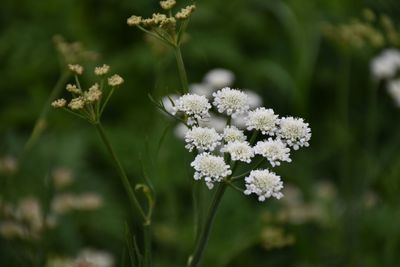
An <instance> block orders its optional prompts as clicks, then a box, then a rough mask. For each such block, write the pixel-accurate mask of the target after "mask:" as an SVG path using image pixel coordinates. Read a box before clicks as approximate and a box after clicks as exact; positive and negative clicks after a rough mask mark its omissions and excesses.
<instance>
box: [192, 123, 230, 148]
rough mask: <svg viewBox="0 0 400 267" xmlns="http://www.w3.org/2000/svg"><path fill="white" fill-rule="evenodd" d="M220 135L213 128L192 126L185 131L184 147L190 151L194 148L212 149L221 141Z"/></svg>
mask: <svg viewBox="0 0 400 267" xmlns="http://www.w3.org/2000/svg"><path fill="white" fill-rule="evenodd" d="M221 139H222V137H221V135H219V134H218V133H217V131H215V129H213V128H203V127H193V128H192V129H190V130H189V131H187V132H186V135H185V141H186V143H187V145H186V146H185V148H187V149H189V151H192V150H193V149H194V148H196V149H198V150H200V151H204V150H206V151H213V150H214V149H215V148H216V147H217V146H218V145H219V144H220V143H221Z"/></svg>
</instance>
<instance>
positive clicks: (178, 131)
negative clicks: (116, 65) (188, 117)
mask: <svg viewBox="0 0 400 267" xmlns="http://www.w3.org/2000/svg"><path fill="white" fill-rule="evenodd" d="M188 131H189V129H188V127H187V126H186V125H185V124H183V123H179V124H178V125H176V127H175V129H174V134H175V136H176V137H178V138H179V139H185V136H186V133H187V132H188Z"/></svg>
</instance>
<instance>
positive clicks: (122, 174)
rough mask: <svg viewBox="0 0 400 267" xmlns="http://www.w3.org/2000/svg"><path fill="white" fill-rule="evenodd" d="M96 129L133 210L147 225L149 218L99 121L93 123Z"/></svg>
mask: <svg viewBox="0 0 400 267" xmlns="http://www.w3.org/2000/svg"><path fill="white" fill-rule="evenodd" d="M95 126H96V129H97V131H98V133H99V135H100V137H101V140H102V141H103V143H104V145H105V146H106V148H107V150H108V152H109V154H110V156H111V158H112V160H113V162H114V164H115V167H116V168H117V171H118V173H119V176H120V178H121V182H122V184H123V186H124V188H125V190H126V193H127V194H128V197H129V200H130V201H131V204H132V206H133V207H134V208H135V210H137V211H138V213H139V215H140V219H141V220H142V223H143V225H148V224H150V220H149V218H147V216H146V215H145V213H144V212H143V209H142V207H141V205H140V203H139V200H138V198H137V197H136V195H135V192H134V191H133V189H132V186H131V184H130V182H129V179H128V176H127V175H126V173H125V170H124V168H123V167H122V164H121V162H120V161H119V159H118V157H117V155H116V154H115V151H114V149H113V147H112V146H111V143H110V141H109V140H108V137H107V135H106V133H105V132H104V129H103V127H102V126H101V124H100V123H97V124H95Z"/></svg>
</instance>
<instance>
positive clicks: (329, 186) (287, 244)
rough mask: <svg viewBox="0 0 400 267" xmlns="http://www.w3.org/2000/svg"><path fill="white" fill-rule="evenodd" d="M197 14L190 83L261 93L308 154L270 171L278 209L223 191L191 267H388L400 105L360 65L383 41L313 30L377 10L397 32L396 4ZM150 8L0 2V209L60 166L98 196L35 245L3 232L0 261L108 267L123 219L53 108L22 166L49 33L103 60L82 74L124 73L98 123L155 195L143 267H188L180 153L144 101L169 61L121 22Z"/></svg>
mask: <svg viewBox="0 0 400 267" xmlns="http://www.w3.org/2000/svg"><path fill="white" fill-rule="evenodd" d="M178 4H179V5H185V4H189V3H188V2H184V1H178ZM196 5H197V10H196V12H195V13H194V15H193V17H192V20H191V22H190V26H189V29H188V38H187V42H186V43H185V44H184V45H183V48H182V53H183V57H184V61H185V64H186V67H187V72H188V77H189V81H190V82H191V83H195V82H201V80H202V79H203V76H204V74H205V73H206V72H207V71H209V70H210V69H213V68H225V69H229V70H231V71H233V72H234V73H235V75H236V81H235V87H238V88H246V89H251V90H253V91H254V92H256V93H258V94H259V95H261V96H262V97H263V100H264V105H265V106H267V107H270V108H273V109H274V110H275V111H276V112H277V113H279V114H281V115H294V116H301V117H304V118H305V120H306V121H307V122H309V123H310V126H311V129H312V133H313V137H312V140H311V146H310V148H307V149H303V150H302V151H299V152H297V153H294V155H293V163H292V164H286V165H283V166H281V167H278V168H277V169H278V172H279V173H280V174H281V176H282V179H283V180H284V183H286V185H287V192H286V198H284V199H283V200H282V201H276V200H270V201H267V202H265V203H259V202H258V201H257V200H256V199H255V198H249V197H244V196H242V195H240V194H239V193H238V192H234V191H232V190H229V192H228V193H227V195H226V196H225V198H224V200H223V202H222V205H221V208H220V210H219V213H218V216H217V219H216V223H215V227H214V229H213V233H212V237H211V240H210V243H209V246H208V248H207V252H206V258H205V261H204V265H203V266H296V267H306V266H399V264H400V256H399V251H400V227H399V223H400V194H399V192H400V154H399V151H400V150H399V149H400V123H399V115H400V110H399V108H397V107H396V106H395V105H394V103H393V100H392V99H391V98H390V96H388V94H387V93H386V91H385V90H384V84H381V83H380V84H377V83H376V82H374V81H373V79H372V78H371V75H370V70H369V62H370V60H371V59H372V58H373V57H374V56H375V55H376V54H377V53H379V52H380V51H381V50H382V49H383V48H384V47H387V46H388V45H386V44H384V45H383V46H382V47H372V46H369V45H367V44H365V45H363V46H360V47H353V46H352V45H351V44H350V45H349V44H348V43H346V42H345V41H342V42H337V41H335V40H333V39H332V38H327V37H326V35H324V30H323V29H324V25H327V24H328V23H330V24H333V25H338V24H342V23H348V22H349V21H351V19H352V18H355V17H358V18H361V17H362V14H363V9H364V8H370V9H371V10H373V11H374V12H375V13H376V14H377V16H378V17H379V15H380V14H386V15H388V16H389V17H390V18H391V19H392V20H393V23H394V25H395V26H396V28H397V27H398V26H400V25H399V23H400V20H399V17H398V16H399V14H400V3H399V2H398V1H396V0H392V1H390V0H386V1H384V0H379V1H378V0H369V1H345V0H341V1H339V0H312V1H311V0H310V1H294V0H288V1H278V0H276V1H268V0H231V1H228V2H226V1H212V0H203V1H199V2H197V3H196ZM158 10H160V8H159V5H158V2H157V1H148V0H134V1H133V0H132V1H126V0H121V1H111V0H97V1H94V0H86V1H77V0H75V1H74V0H57V1H51V0H42V1H28V0H17V1H16V0H3V1H2V4H1V9H0V62H1V64H0V77H1V79H0V92H1V97H0V107H1V108H0V110H1V112H0V157H1V158H2V161H3V165H4V166H6V167H7V166H8V167H10V164H11V170H8V169H7V168H6V167H4V166H3V169H2V170H1V169H0V179H1V181H0V182H1V187H0V193H1V195H0V199H1V200H2V202H3V203H5V202H7V203H18V201H19V200H20V199H21V198H24V197H28V196H33V197H36V198H38V199H39V200H40V202H41V203H42V205H44V206H46V203H47V202H48V199H49V197H50V195H52V194H55V193H57V192H53V191H52V190H50V189H49V186H48V184H49V183H48V181H49V177H50V176H51V173H52V171H53V170H54V169H56V168H64V169H67V170H68V171H69V172H71V173H72V176H73V178H74V183H73V184H72V185H71V186H70V187H69V188H68V189H67V191H68V192H74V193H76V194H78V193H82V192H96V193H97V194H99V195H100V196H101V198H102V199H103V201H102V205H101V207H100V208H99V209H96V210H91V211H76V212H72V213H68V214H66V215H64V216H62V217H61V218H59V220H58V221H57V226H56V227H55V228H54V229H53V230H52V231H49V233H47V235H46V237H41V238H36V239H34V240H28V241H26V240H21V239H13V238H6V237H0V265H1V266H7V267H13V266H33V265H31V261H32V259H33V258H35V257H36V256H37V255H42V256H43V257H45V258H47V257H58V256H60V257H61V256H65V257H74V256H75V255H76V254H77V253H78V252H79V251H80V250H81V249H82V248H86V247H90V248H94V249H99V250H103V251H108V252H109V253H111V254H112V255H113V257H114V258H115V261H116V264H115V266H119V262H120V259H121V257H122V253H123V247H124V225H125V221H126V220H128V221H131V219H133V218H132V215H131V214H130V212H129V207H128V206H127V205H126V203H127V199H126V197H125V194H124V192H123V188H122V186H121V184H120V181H119V179H118V177H117V174H116V172H115V170H114V169H113V166H112V163H111V161H110V160H109V158H108V156H107V154H106V151H105V150H104V148H103V146H102V144H101V143H100V139H99V138H98V136H97V133H96V132H95V130H94V128H93V127H92V126H91V125H88V124H87V123H85V122H83V121H80V120H78V119H76V118H74V117H72V116H70V115H69V114H66V113H64V112H60V111H57V110H51V111H50V113H49V119H48V121H47V127H46V131H45V132H44V134H43V136H42V137H41V138H40V139H39V140H38V143H36V144H35V145H34V146H33V147H32V149H31V150H30V151H29V152H28V153H27V154H25V155H24V156H23V158H20V155H22V152H23V149H24V145H25V143H26V142H27V140H28V138H29V135H30V132H31V130H32V128H33V125H34V123H35V120H36V118H37V117H38V115H39V114H40V112H41V109H42V108H43V105H45V103H46V99H47V97H48V95H49V93H50V92H51V88H53V86H54V84H55V83H56V82H57V80H58V78H59V76H60V73H61V71H60V67H59V61H58V55H57V51H56V50H55V48H54V44H53V42H52V38H53V36H54V35H56V34H61V35H63V36H64V37H65V39H66V40H68V41H79V42H81V43H82V44H83V45H84V46H85V48H87V49H90V50H93V51H96V52H98V53H99V54H100V58H99V60H98V61H97V62H96V63H90V64H87V65H85V67H87V68H88V69H89V68H90V67H93V66H94V64H103V63H107V64H109V65H110V66H111V68H112V72H113V73H118V74H120V75H121V76H122V77H124V79H125V83H124V85H123V86H122V87H121V88H120V89H119V90H118V91H117V92H116V93H115V95H114V96H113V98H112V100H111V102H110V105H109V106H108V108H107V110H106V112H105V115H104V119H103V124H104V127H105V128H106V130H107V132H108V134H109V136H110V138H111V140H112V143H113V145H114V146H115V148H116V150H117V152H118V154H119V155H120V158H121V159H122V160H123V165H124V166H125V167H126V169H127V171H128V173H129V175H130V176H131V177H133V178H134V179H135V180H136V181H143V177H144V172H145V173H146V174H147V175H148V176H149V177H150V178H151V180H152V183H153V184H154V186H155V190H156V194H157V204H156V210H155V214H154V243H153V247H154V253H155V259H154V263H155V266H184V264H185V262H186V258H187V256H188V255H189V253H190V251H191V248H192V244H193V229H192V221H193V212H192V204H191V193H190V187H191V179H192V178H191V175H192V170H191V169H190V167H189V163H190V161H191V158H192V155H191V154H190V153H188V152H187V151H186V150H185V149H184V145H183V142H182V141H181V140H179V139H178V138H177V137H175V135H174V131H173V127H174V123H173V122H172V121H170V120H169V119H168V118H166V117H165V116H163V115H162V114H160V113H159V112H158V111H157V109H156V108H155V107H154V105H153V104H152V103H151V101H150V100H149V98H148V96H147V95H148V94H149V93H151V94H152V95H153V96H155V97H162V96H163V95H166V94H168V93H171V92H175V91H177V90H178V89H179V80H178V75H177V69H176V64H175V59H174V55H173V53H172V52H171V51H169V50H168V49H166V48H165V47H162V46H161V47H160V46H157V45H154V43H153V44H150V42H149V40H148V38H146V36H145V35H144V34H143V33H142V32H141V31H139V30H137V29H134V28H129V27H128V26H127V25H126V19H127V18H128V17H129V16H130V15H132V14H137V15H142V16H150V15H151V14H152V13H153V12H155V11H158ZM88 72H89V71H88ZM166 127H169V128H168V129H169V130H168V132H167V135H166V136H165V139H164V141H163V142H162V143H161V145H160V138H161V137H162V135H163V132H164V130H165V128H166ZM19 159H20V160H19ZM13 162H14V163H16V164H18V166H15V168H17V169H18V171H13V170H12V169H14V167H13V164H14V163H13ZM141 162H145V163H144V164H143V165H144V166H143V167H142V164H141ZM7 164H8V165H7ZM143 169H144V171H143ZM204 191H205V194H207V196H208V197H209V198H210V197H211V193H210V192H207V190H204ZM0 203H1V202H0ZM60 266H61V265H60Z"/></svg>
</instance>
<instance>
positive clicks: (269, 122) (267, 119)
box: [246, 107, 278, 135]
mask: <svg viewBox="0 0 400 267" xmlns="http://www.w3.org/2000/svg"><path fill="white" fill-rule="evenodd" d="M277 123H278V115H275V113H274V111H273V110H272V109H266V108H264V107H262V108H257V109H255V110H253V111H250V112H249V114H248V116H247V119H246V125H247V130H249V131H250V130H253V129H255V130H258V131H261V133H262V134H265V135H275V132H276V131H277Z"/></svg>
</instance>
